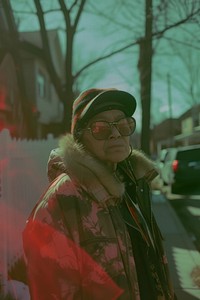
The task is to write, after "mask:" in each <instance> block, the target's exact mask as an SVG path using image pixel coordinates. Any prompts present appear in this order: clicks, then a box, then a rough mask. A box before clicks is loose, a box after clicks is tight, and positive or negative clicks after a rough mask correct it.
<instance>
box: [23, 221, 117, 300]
mask: <svg viewBox="0 0 200 300" xmlns="http://www.w3.org/2000/svg"><path fill="white" fill-rule="evenodd" d="M23 244H24V252H25V256H26V262H27V277H28V285H29V288H30V294H31V299H32V300H38V299H40V300H46V299H48V300H51V299H52V300H53V299H59V300H61V299H69V300H70V299H73V300H75V299H85V300H86V299H87V300H89V299H97V300H100V299H105V300H106V299H109V300H110V299H117V298H118V297H119V295H121V294H122V292H123V291H122V290H121V289H120V288H119V287H118V286H117V285H116V284H115V283H114V282H113V280H112V279H111V278H110V277H109V276H108V274H107V273H106V272H105V270H103V269H102V268H101V266H99V265H98V264H97V263H96V262H95V261H94V260H93V259H92V258H91V257H90V256H89V255H88V254H87V253H86V252H85V251H84V250H83V249H81V248H80V247H79V246H78V245H77V244H76V243H75V241H73V240H72V239H71V238H69V237H68V236H67V235H66V234H64V233H63V229H62V231H60V230H58V228H54V227H53V226H51V225H49V224H47V223H44V222H41V221H33V220H31V221H29V223H28V224H27V226H26V228H25V230H24V232H23Z"/></svg>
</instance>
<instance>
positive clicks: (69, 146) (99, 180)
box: [48, 134, 157, 201]
mask: <svg viewBox="0 0 200 300" xmlns="http://www.w3.org/2000/svg"><path fill="white" fill-rule="evenodd" d="M130 161H131V166H132V169H133V171H134V174H135V177H136V179H140V178H142V177H144V176H146V175H147V174H151V175H150V176H149V175H148V177H149V178H150V179H149V180H150V181H151V180H152V179H153V178H154V177H155V176H156V175H157V172H156V171H155V165H154V163H153V162H152V161H151V160H150V159H149V158H147V157H146V156H145V155H144V154H143V153H142V152H141V151H138V150H133V152H132V155H131V157H130ZM61 173H67V175H68V176H69V177H70V179H71V180H72V181H73V182H74V183H75V184H77V186H81V187H82V188H84V189H85V190H87V191H89V193H90V194H91V193H92V194H93V195H94V196H95V197H96V198H98V200H101V201H102V199H105V198H110V197H111V198H112V197H114V198H120V197H121V196H122V195H123V193H124V183H123V182H121V181H120V180H119V179H118V177H116V176H115V174H114V173H112V172H111V171H110V169H109V168H107V166H106V165H105V164H104V163H103V162H101V161H100V160H98V159H97V158H95V157H93V156H92V155H91V154H90V153H88V152H87V151H86V150H85V149H84V147H83V146H82V145H81V144H79V143H77V142H76V141H75V140H74V138H73V136H72V135H71V134H66V135H65V136H64V137H62V138H61V139H60V142H59V148H57V149H54V150H52V152H51V154H50V157H49V161H48V178H49V181H52V180H54V179H55V178H56V177H57V176H58V175H60V174H61ZM152 174H153V175H152Z"/></svg>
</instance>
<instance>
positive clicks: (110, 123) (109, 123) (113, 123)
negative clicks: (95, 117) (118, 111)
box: [85, 117, 136, 141]
mask: <svg viewBox="0 0 200 300" xmlns="http://www.w3.org/2000/svg"><path fill="white" fill-rule="evenodd" d="M122 119H131V120H133V122H134V128H133V130H132V132H131V133H130V134H126V135H123V134H121V132H120V130H119V129H118V127H117V125H118V123H119V121H121V120H122ZM96 122H105V123H107V124H108V125H109V128H110V134H109V136H110V135H111V133H112V127H113V126H115V128H116V129H117V130H118V132H119V133H120V135H121V136H130V135H131V134H133V132H134V131H135V129H136V120H135V118H133V117H122V118H120V119H119V120H117V121H114V122H108V121H102V120H99V121H94V122H92V123H91V125H90V127H87V128H85V130H89V131H90V133H91V134H92V136H93V137H94V138H95V140H98V141H103V140H107V139H108V138H109V136H108V137H107V138H103V139H99V138H96V136H95V135H94V133H93V131H92V128H91V126H92V124H94V123H96Z"/></svg>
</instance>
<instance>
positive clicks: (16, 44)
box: [0, 1, 64, 139]
mask: <svg viewBox="0 0 200 300" xmlns="http://www.w3.org/2000/svg"><path fill="white" fill-rule="evenodd" d="M8 20H9V21H8ZM48 38H49V44H50V51H51V56H52V59H53V62H54V66H55V69H56V72H57V74H58V76H59V78H60V80H61V82H64V63H63V55H62V52H61V47H60V41H59V37H58V33H57V31H56V30H51V31H49V32H48ZM24 45H26V47H24ZM63 111H64V108H63V104H62V103H61V101H60V100H59V98H58V95H57V93H56V91H55V88H54V86H53V84H52V81H51V79H50V77H49V73H48V72H47V67H46V66H45V64H44V57H43V54H42V42H41V38H40V32H39V31H38V32H23V33H20V34H19V33H18V32H17V30H16V26H15V21H14V18H13V15H12V10H11V9H10V8H9V2H7V1H5V2H2V1H0V131H1V130H2V129H3V128H8V129H9V131H10V134H11V136H13V137H17V138H28V139H30V138H31V139H40V138H46V137H47V136H48V134H52V135H54V136H57V135H59V133H60V131H61V128H60V127H61V121H62V119H63Z"/></svg>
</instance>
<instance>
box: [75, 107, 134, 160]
mask: <svg viewBox="0 0 200 300" xmlns="http://www.w3.org/2000/svg"><path fill="white" fill-rule="evenodd" d="M123 117H125V114H124V113H123V112H122V111H120V110H109V111H104V112H101V113H99V114H97V115H95V116H94V117H93V118H92V119H91V120H90V121H89V123H88V125H87V128H89V127H90V125H91V124H92V123H93V122H96V121H107V122H116V121H118V120H119V119H121V118H123ZM81 142H82V143H83V145H84V146H85V148H86V149H87V150H88V151H89V152H91V153H92V154H93V155H94V156H96V157H97V158H99V159H100V160H102V161H104V162H106V163H108V164H110V163H111V164H113V163H114V164H115V163H118V162H120V161H123V160H124V159H126V158H127V157H128V155H129V153H130V146H129V145H130V144H129V143H130V137H129V136H121V134H120V133H119V131H118V130H117V128H116V127H115V126H111V133H110V135H109V137H108V138H107V139H105V140H97V139H95V138H94V137H93V135H92V133H91V131H90V130H84V132H83V135H82V139H81Z"/></svg>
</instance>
